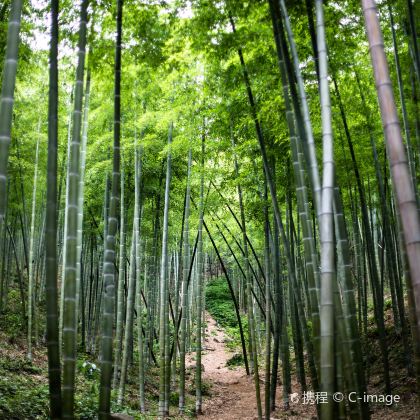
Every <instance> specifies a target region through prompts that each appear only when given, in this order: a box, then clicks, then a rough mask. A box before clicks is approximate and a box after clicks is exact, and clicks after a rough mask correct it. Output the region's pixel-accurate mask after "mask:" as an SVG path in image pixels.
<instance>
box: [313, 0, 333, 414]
mask: <svg viewBox="0 0 420 420" xmlns="http://www.w3.org/2000/svg"><path fill="white" fill-rule="evenodd" d="M315 10H316V21H317V42H318V54H319V84H320V100H321V119H322V150H323V156H322V163H323V174H322V199H321V212H320V241H321V300H320V320H321V351H320V378H321V390H322V391H323V392H327V394H328V403H327V404H322V406H321V418H322V419H323V420H332V418H333V415H334V414H333V413H334V412H333V402H332V393H333V392H334V377H335V376H334V300H333V299H334V293H333V285H334V283H335V281H336V274H335V258H334V253H335V241H334V218H333V197H334V176H335V175H334V172H335V166H334V145H333V132H332V124H331V103H330V91H329V85H328V59H327V46H326V43H325V26H324V11H323V2H322V0H316V2H315Z"/></svg>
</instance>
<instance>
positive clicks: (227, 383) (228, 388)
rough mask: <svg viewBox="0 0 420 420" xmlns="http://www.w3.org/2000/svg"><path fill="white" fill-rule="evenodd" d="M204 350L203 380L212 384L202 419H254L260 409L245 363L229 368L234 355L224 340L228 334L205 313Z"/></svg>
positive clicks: (205, 401)
mask: <svg viewBox="0 0 420 420" xmlns="http://www.w3.org/2000/svg"><path fill="white" fill-rule="evenodd" d="M206 321H207V329H206V340H205V349H206V350H205V352H204V354H203V357H202V364H203V365H204V373H203V378H204V380H206V381H208V382H210V383H211V384H212V388H211V391H210V392H211V397H210V398H206V399H205V400H204V401H203V412H204V415H202V416H199V417H200V418H202V419H214V420H215V419H232V420H234V419H244V420H245V419H246V420H248V419H254V418H257V417H256V416H255V414H256V412H257V406H256V402H255V391H254V385H253V382H252V379H251V378H249V377H247V376H246V372H245V369H244V368H243V367H237V368H235V369H228V368H227V367H226V362H227V361H228V360H229V359H230V358H231V357H232V356H233V353H231V352H229V350H228V349H227V348H226V345H225V343H224V341H225V338H226V337H225V335H224V333H223V331H222V330H221V329H220V328H218V327H217V325H216V321H215V320H214V319H212V318H211V317H210V316H209V315H207V316H206Z"/></svg>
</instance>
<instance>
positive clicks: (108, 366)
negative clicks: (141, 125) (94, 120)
mask: <svg viewBox="0 0 420 420" xmlns="http://www.w3.org/2000/svg"><path fill="white" fill-rule="evenodd" d="M122 13H123V0H117V35H116V43H115V67H114V72H115V75H114V76H115V80H114V156H113V169H112V191H111V200H110V205H109V215H108V232H107V235H106V237H105V250H104V264H103V288H104V295H103V301H104V304H103V305H104V306H103V312H102V333H101V386H100V393H99V419H108V417H109V413H110V409H111V380H112V342H113V339H112V338H113V337H112V334H113V324H114V307H115V267H114V264H115V239H116V234H117V225H118V219H117V216H118V205H119V201H120V137H121V39H122Z"/></svg>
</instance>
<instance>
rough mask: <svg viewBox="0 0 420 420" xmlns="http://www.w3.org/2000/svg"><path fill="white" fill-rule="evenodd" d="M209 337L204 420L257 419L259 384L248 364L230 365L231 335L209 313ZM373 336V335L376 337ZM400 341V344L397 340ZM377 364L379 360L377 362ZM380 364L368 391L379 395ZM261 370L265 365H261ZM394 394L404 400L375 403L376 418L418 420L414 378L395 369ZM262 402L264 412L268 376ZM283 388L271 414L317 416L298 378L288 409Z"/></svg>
mask: <svg viewBox="0 0 420 420" xmlns="http://www.w3.org/2000/svg"><path fill="white" fill-rule="evenodd" d="M206 323H207V328H206V334H205V336H206V338H205V344H204V348H203V350H204V352H203V357H202V365H203V368H204V372H203V379H204V381H206V382H207V383H208V384H209V385H210V395H209V396H208V397H206V398H204V400H203V414H202V415H201V416H199V418H200V419H203V420H254V419H258V417H257V405H256V398H255V385H254V381H253V379H252V377H250V376H247V375H246V371H245V367H244V366H236V367H228V366H227V365H228V361H229V360H230V359H231V358H232V357H234V356H235V352H232V351H231V350H229V348H228V347H227V346H226V342H227V341H228V340H229V338H228V337H227V336H226V334H225V332H224V330H223V329H222V328H220V327H219V326H218V324H217V322H216V321H215V320H214V319H213V318H212V317H211V316H210V315H209V314H208V313H207V314H206ZM372 338H373V337H372ZM394 344H396V343H394ZM372 351H373V353H372V361H374V362H377V361H378V356H377V355H378V353H377V349H376V348H375V346H374V345H373V348H372ZM399 356H400V354H399V353H398V352H396V353H395V354H393V353H391V359H393V358H395V357H399ZM193 359H194V357H193V353H192V354H190V357H189V365H190V367H191V366H194V365H195V362H194V361H193ZM376 364H377V363H376ZM376 364H375V365H373V366H372V367H371V368H372V369H371V371H372V375H371V378H370V379H371V380H370V384H369V387H368V393H369V394H374V395H379V394H382V393H383V390H381V387H382V378H381V375H380V374H379V372H377V370H376ZM260 369H261V368H260ZM393 386H394V387H395V388H394V392H393V395H399V396H400V397H401V402H400V403H399V404H394V405H393V406H387V405H385V404H384V403H377V404H371V418H372V420H403V419H404V420H418V419H420V413H418V412H417V410H416V398H415V395H414V393H413V390H414V387H415V385H414V381H413V379H412V378H407V376H406V374H405V372H404V370H403V369H402V370H401V369H400V371H399V374H398V373H397V372H394V381H393ZM260 390H261V401H262V405H263V412H264V393H263V391H264V378H263V377H260ZM282 393H283V387H282V385H281V384H279V385H278V387H277V392H276V407H277V409H276V411H275V412H273V413H272V414H271V417H270V418H271V419H272V420H275V419H302V420H312V419H316V418H317V417H316V408H315V406H314V405H311V404H304V403H303V402H302V396H301V391H300V386H299V384H298V383H297V381H296V379H295V378H294V377H293V378H292V393H295V395H298V398H299V402H296V403H293V402H290V407H289V409H287V410H284V409H283V404H282Z"/></svg>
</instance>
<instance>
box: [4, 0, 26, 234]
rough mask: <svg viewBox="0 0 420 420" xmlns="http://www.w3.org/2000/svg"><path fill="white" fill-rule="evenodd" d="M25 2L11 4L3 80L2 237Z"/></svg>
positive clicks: (15, 0)
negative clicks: (21, 21) (22, 15)
mask: <svg viewBox="0 0 420 420" xmlns="http://www.w3.org/2000/svg"><path fill="white" fill-rule="evenodd" d="M22 3H23V0H13V1H12V2H11V8H10V17H9V25H8V29H7V46H6V55H5V61H4V70H3V74H2V76H3V80H2V85H1V94H0V235H1V234H2V229H3V219H4V216H5V212H6V205H7V163H8V160H9V145H10V138H11V130H12V112H13V100H14V94H15V82H16V70H17V64H18V50H19V31H20V18H21V13H22Z"/></svg>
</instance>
